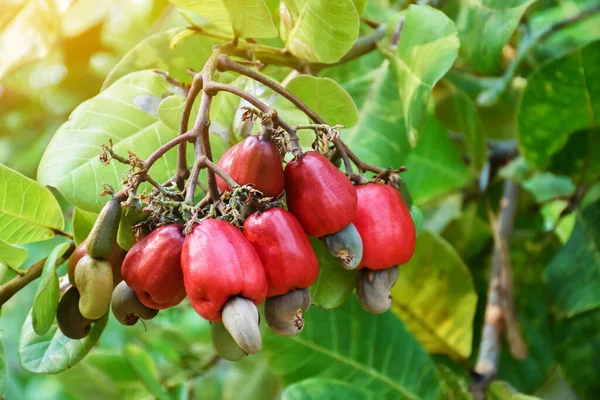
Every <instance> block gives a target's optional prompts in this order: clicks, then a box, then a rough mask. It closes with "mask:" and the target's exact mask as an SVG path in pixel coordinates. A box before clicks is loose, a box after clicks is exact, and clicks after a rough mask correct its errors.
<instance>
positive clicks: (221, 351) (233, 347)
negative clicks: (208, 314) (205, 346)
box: [210, 322, 248, 361]
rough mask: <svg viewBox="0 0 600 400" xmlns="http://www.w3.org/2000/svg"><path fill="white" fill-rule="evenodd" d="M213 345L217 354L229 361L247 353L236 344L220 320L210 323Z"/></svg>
mask: <svg viewBox="0 0 600 400" xmlns="http://www.w3.org/2000/svg"><path fill="white" fill-rule="evenodd" d="M210 333H211V337H212V343H213V347H214V348H215V351H216V352H217V354H218V355H219V356H221V357H222V358H224V359H226V360H229V361H238V360H241V359H242V358H244V357H246V356H247V355H248V353H246V352H245V351H244V350H242V349H241V348H240V346H238V345H237V343H236V342H235V340H233V337H231V334H229V332H228V331H227V328H225V325H224V324H223V323H222V322H213V323H211V325H210Z"/></svg>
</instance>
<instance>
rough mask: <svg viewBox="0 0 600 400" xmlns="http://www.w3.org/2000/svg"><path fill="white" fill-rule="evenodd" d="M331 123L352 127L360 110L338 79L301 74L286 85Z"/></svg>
mask: <svg viewBox="0 0 600 400" xmlns="http://www.w3.org/2000/svg"><path fill="white" fill-rule="evenodd" d="M286 89H287V90H289V91H290V92H291V93H292V94H294V95H296V96H297V97H298V98H299V99H300V100H302V101H303V102H304V103H305V104H306V105H308V106H309V107H310V108H311V109H312V110H313V111H314V112H316V113H317V114H318V115H319V116H320V117H321V118H323V120H324V121H325V122H326V123H327V124H329V125H336V124H341V125H344V126H345V127H346V128H351V127H352V126H354V125H355V124H356V123H357V122H358V110H357V109H356V105H355V104H354V101H352V97H350V95H349V94H348V92H346V91H345V90H344V89H343V88H342V87H341V86H340V85H339V84H338V83H337V82H336V81H334V80H333V79H329V78H316V77H314V76H310V75H300V76H297V77H295V78H294V79H292V80H291V81H290V82H289V83H288V84H287V86H286Z"/></svg>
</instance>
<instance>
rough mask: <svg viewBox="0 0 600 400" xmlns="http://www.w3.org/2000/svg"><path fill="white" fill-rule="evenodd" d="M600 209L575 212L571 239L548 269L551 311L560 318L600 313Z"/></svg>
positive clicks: (547, 282)
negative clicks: (594, 312) (596, 311)
mask: <svg viewBox="0 0 600 400" xmlns="http://www.w3.org/2000/svg"><path fill="white" fill-rule="evenodd" d="M599 205H600V203H595V204H592V205H590V206H588V207H586V208H585V209H584V210H583V211H579V210H578V211H576V215H577V222H576V224H575V228H574V229H573V233H572V234H571V238H570V239H569V241H568V242H567V244H566V245H565V246H564V247H563V248H562V249H561V251H560V252H559V253H558V254H557V255H556V257H555V258H554V259H553V260H552V262H551V263H550V265H548V268H547V269H546V285H547V287H548V293H552V297H551V300H552V302H551V304H552V311H553V313H554V314H555V315H556V316H558V317H560V318H571V317H574V316H576V315H579V314H583V313H586V312H590V311H592V310H597V309H600V207H599Z"/></svg>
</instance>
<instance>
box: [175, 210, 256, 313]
mask: <svg viewBox="0 0 600 400" xmlns="http://www.w3.org/2000/svg"><path fill="white" fill-rule="evenodd" d="M181 267H182V270H183V278H184V282H185V288H186V291H187V294H188V296H189V299H190V303H191V304H192V307H194V309H195V310H196V312H197V313H198V314H200V316H201V317H202V318H204V319H207V320H209V321H221V312H222V310H223V307H224V306H225V303H227V301H228V300H229V299H230V298H231V297H235V296H239V297H243V298H245V299H248V300H250V301H252V302H253V303H254V304H255V305H258V304H260V302H261V301H263V299H264V298H265V295H266V294H267V280H266V277H265V270H264V267H263V265H262V263H261V261H260V258H259V257H258V254H256V251H255V250H254V247H252V245H251V244H250V242H248V240H246V238H245V237H244V235H243V234H242V232H240V231H239V230H238V229H237V228H235V227H234V226H233V225H231V224H228V223H227V222H225V221H221V220H216V219H206V220H203V221H200V223H198V225H196V226H195V227H194V228H193V229H192V231H191V232H190V233H189V234H188V235H187V236H186V238H185V241H184V243H183V249H182V252H181Z"/></svg>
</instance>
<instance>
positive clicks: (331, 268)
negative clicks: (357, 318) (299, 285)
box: [310, 238, 356, 309]
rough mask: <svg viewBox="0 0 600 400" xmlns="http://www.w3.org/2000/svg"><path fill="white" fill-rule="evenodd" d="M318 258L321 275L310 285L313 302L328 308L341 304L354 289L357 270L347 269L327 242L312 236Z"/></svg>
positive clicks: (311, 239) (311, 241) (311, 240)
mask: <svg viewBox="0 0 600 400" xmlns="http://www.w3.org/2000/svg"><path fill="white" fill-rule="evenodd" d="M310 243H311V244H312V247H313V249H314V250H315V254H316V255H317V259H318V260H319V277H318V278H317V280H316V281H315V283H313V284H312V286H311V287H310V296H311V303H312V304H313V305H315V306H317V307H322V308H326V309H332V308H337V307H339V306H341V305H342V304H343V303H344V302H345V301H346V300H348V297H350V295H351V294H352V292H353V291H354V286H355V285H356V271H346V270H345V269H344V268H342V266H341V265H340V261H339V260H338V259H337V258H335V257H334V256H332V255H331V254H330V253H329V251H328V250H327V248H326V247H325V244H323V242H321V241H320V240H319V239H317V238H310Z"/></svg>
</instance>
